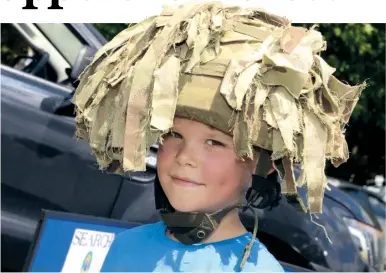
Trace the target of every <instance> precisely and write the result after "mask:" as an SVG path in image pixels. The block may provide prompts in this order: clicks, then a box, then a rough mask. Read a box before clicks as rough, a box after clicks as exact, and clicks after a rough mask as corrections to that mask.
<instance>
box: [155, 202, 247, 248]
mask: <svg viewBox="0 0 386 273" xmlns="http://www.w3.org/2000/svg"><path fill="white" fill-rule="evenodd" d="M240 207H241V206H240V205H233V206H229V207H227V208H225V209H221V210H219V211H217V212H214V213H199V212H169V211H167V210H163V211H161V212H160V214H161V218H162V220H163V221H164V222H165V224H166V226H167V228H168V230H169V231H170V232H171V233H172V234H173V235H174V236H175V237H176V238H177V239H178V241H180V242H181V243H183V244H197V243H200V242H202V241H204V240H206V239H207V238H208V237H209V236H210V235H211V234H212V233H213V232H214V231H215V230H216V228H217V227H218V225H219V224H220V222H221V220H222V219H223V218H224V217H225V216H226V215H227V214H228V213H229V212H231V211H232V210H234V209H236V208H240Z"/></svg>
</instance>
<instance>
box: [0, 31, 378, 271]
mask: <svg viewBox="0 0 386 273" xmlns="http://www.w3.org/2000/svg"><path fill="white" fill-rule="evenodd" d="M1 27H2V33H3V30H4V29H5V28H10V29H7V31H8V33H13V34H12V35H14V36H13V37H7V39H8V40H9V39H11V40H12V39H17V42H14V44H15V43H16V44H20V43H25V44H26V46H27V47H28V48H29V51H28V52H29V53H30V55H28V56H27V57H25V56H24V55H17V54H16V57H14V59H15V60H14V61H13V62H8V63H6V64H4V63H2V64H1V108H2V115H1V124H2V128H1V129H2V130H1V141H2V177H1V178H2V179H1V187H2V206H1V212H2V215H1V224H2V231H1V237H2V242H1V244H2V254H1V255H2V257H1V258H2V270H4V271H20V270H21V269H22V267H23V264H24V260H25V258H26V255H27V252H28V249H29V247H30V243H31V241H32V239H33V233H34V231H35V229H36V226H37V223H38V220H39V217H40V211H41V209H43V208H44V209H49V210H59V211H66V212H73V213H80V214H86V215H92V216H99V217H106V218H113V219H122V220H127V221H132V222H140V223H151V222H155V221H158V220H159V219H160V218H159V216H158V214H157V212H156V210H155V205H154V189H153V181H154V177H155V168H156V153H157V146H154V147H153V148H152V149H151V151H150V153H149V154H148V157H147V170H146V171H145V172H137V173H127V174H126V175H123V176H120V175H114V174H106V173H103V172H101V171H100V170H98V167H97V165H96V162H95V159H94V158H93V156H92V155H91V150H90V148H89V146H88V145H87V144H86V143H85V142H83V141H78V140H76V139H75V138H74V133H75V120H74V115H73V105H72V104H71V102H70V98H71V96H72V93H73V91H74V85H76V82H75V83H74V81H75V79H76V78H77V76H78V75H79V73H80V71H82V69H83V68H84V67H85V65H87V62H88V61H89V59H90V58H89V57H90V56H92V54H93V52H95V51H96V50H97V49H98V48H100V47H101V46H102V45H103V44H104V43H105V42H106V41H105V40H104V38H103V37H102V36H101V35H100V34H99V33H98V32H97V30H96V29H95V28H94V27H93V26H92V25H89V24H2V26H1ZM2 38H4V37H2ZM3 40H4V39H3ZM3 46H4V47H5V46H6V45H4V44H3V42H2V49H3ZM2 56H3V52H2ZM8 57H9V56H8ZM15 67H17V68H18V69H16V68H15ZM300 194H301V195H302V196H303V197H304V194H305V193H304V191H303V189H300ZM258 215H259V233H258V238H259V239H260V240H261V241H262V242H263V243H264V244H265V245H266V246H267V248H268V249H269V250H270V251H271V252H272V254H273V255H274V256H275V257H276V258H278V259H279V260H280V261H282V262H283V264H286V265H288V264H290V265H296V266H298V267H301V268H305V269H309V270H313V271H361V272H363V271H373V270H378V269H379V268H378V266H379V262H378V257H377V253H376V252H375V250H374V249H373V248H371V247H368V246H371V245H372V244H374V243H373V241H374V238H373V236H372V235H371V232H370V231H372V230H376V228H377V226H376V223H375V222H374V220H373V219H372V218H371V217H370V216H369V214H368V213H367V212H366V211H365V210H364V209H363V208H362V206H360V205H359V204H358V203H357V202H356V201H355V200H354V199H353V198H352V197H350V196H349V195H348V194H345V193H344V192H342V191H340V190H338V189H337V188H335V187H333V186H331V190H330V191H327V192H326V197H325V200H324V211H323V214H321V215H319V216H312V217H311V216H310V215H309V214H305V213H303V212H300V211H298V210H296V208H295V207H294V206H293V205H292V204H290V203H288V201H287V200H286V199H285V198H283V199H282V201H281V204H280V205H279V206H278V207H276V208H274V209H272V210H271V211H268V210H259V211H258ZM241 216H242V220H243V223H244V224H245V226H246V228H247V229H248V230H252V229H253V215H252V214H250V212H245V213H242V215H241ZM315 223H318V225H317V224H315ZM320 225H321V226H324V228H325V230H326V232H327V235H328V237H327V236H326V234H325V232H324V229H323V228H322V227H320ZM329 239H331V241H332V243H333V244H331V243H330V242H329ZM298 270H299V268H298Z"/></svg>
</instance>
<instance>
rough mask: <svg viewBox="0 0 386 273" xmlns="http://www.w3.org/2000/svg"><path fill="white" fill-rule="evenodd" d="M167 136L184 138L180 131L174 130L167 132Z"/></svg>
mask: <svg viewBox="0 0 386 273" xmlns="http://www.w3.org/2000/svg"><path fill="white" fill-rule="evenodd" d="M166 136H168V137H173V138H182V136H181V135H180V134H179V133H177V132H173V131H170V132H169V133H167V134H166Z"/></svg>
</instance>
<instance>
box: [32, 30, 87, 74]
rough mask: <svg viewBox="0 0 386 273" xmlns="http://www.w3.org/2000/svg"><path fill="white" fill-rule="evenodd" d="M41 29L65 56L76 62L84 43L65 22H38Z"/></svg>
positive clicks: (72, 62)
mask: <svg viewBox="0 0 386 273" xmlns="http://www.w3.org/2000/svg"><path fill="white" fill-rule="evenodd" d="M36 26H37V27H38V28H39V30H40V31H41V32H42V33H43V34H44V35H45V36H46V37H47V39H48V40H49V41H50V42H51V43H52V44H53V45H54V46H55V47H56V48H57V49H58V51H59V52H60V53H61V54H62V55H63V57H64V58H65V59H66V60H67V61H68V62H69V63H70V65H71V66H73V65H74V64H75V61H76V58H77V56H78V53H79V52H80V50H81V49H82V47H83V43H82V42H81V41H80V40H79V38H78V37H77V36H75V34H74V33H72V32H71V31H70V30H69V29H68V28H67V26H66V25H65V24H48V23H46V24H36ZM63 41H65V42H63Z"/></svg>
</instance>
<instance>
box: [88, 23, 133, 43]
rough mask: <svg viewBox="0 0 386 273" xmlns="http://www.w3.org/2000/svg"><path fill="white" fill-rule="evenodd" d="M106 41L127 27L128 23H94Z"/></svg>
mask: <svg viewBox="0 0 386 273" xmlns="http://www.w3.org/2000/svg"><path fill="white" fill-rule="evenodd" d="M94 27H95V28H96V29H98V31H99V32H100V33H102V35H103V36H104V37H105V39H106V40H107V41H110V40H111V39H112V38H114V36H115V35H117V34H118V33H119V32H121V31H122V30H124V29H125V28H127V27H128V24H94Z"/></svg>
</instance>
